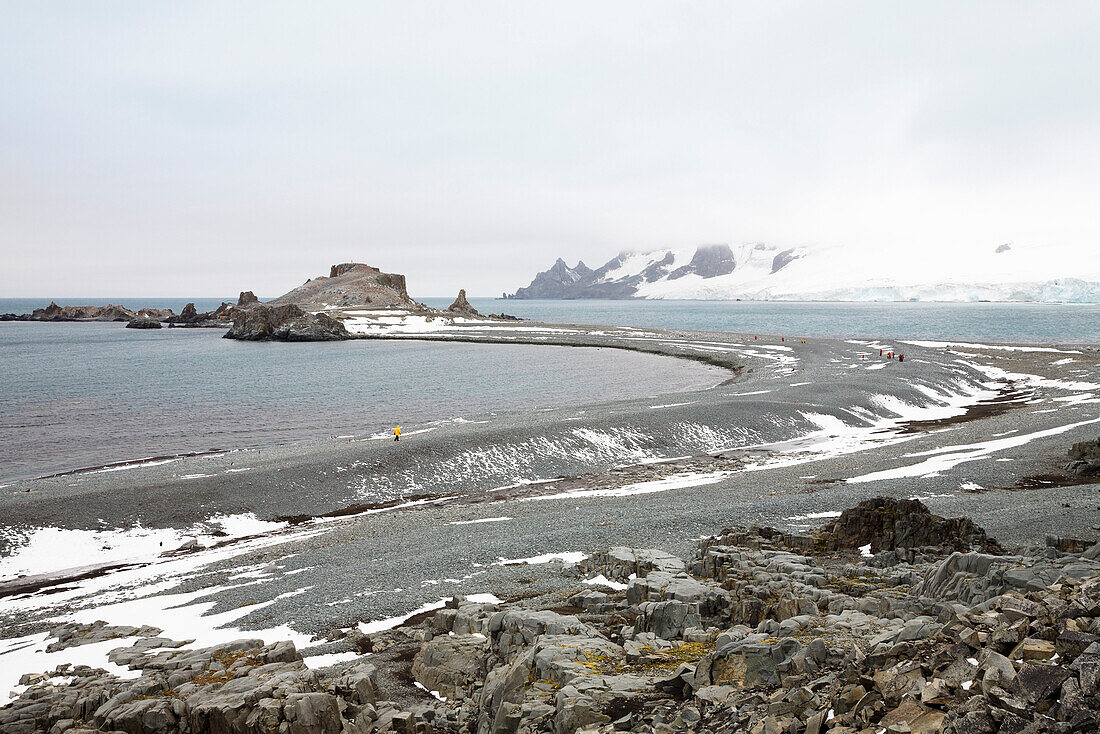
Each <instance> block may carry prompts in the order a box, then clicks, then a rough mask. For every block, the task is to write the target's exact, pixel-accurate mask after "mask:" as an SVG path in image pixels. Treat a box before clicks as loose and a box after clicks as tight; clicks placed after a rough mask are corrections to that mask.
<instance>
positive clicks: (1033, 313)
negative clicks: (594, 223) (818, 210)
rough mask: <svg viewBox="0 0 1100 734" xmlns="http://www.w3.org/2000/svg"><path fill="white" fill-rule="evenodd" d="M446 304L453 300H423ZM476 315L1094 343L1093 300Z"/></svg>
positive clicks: (518, 310)
mask: <svg viewBox="0 0 1100 734" xmlns="http://www.w3.org/2000/svg"><path fill="white" fill-rule="evenodd" d="M423 300H424V301H425V302H426V303H427V304H428V305H430V306H436V307H440V308H446V307H447V306H448V305H449V304H450V302H451V299H445V298H425V299H423ZM470 303H471V304H473V305H474V307H475V308H477V309H478V310H479V311H481V312H482V313H500V312H501V311H504V312H506V313H510V314H513V315H515V316H520V317H522V318H526V319H532V320H536V321H546V322H550V323H558V324H562V323H574V324H610V325H614V326H633V327H639V328H653V329H694V330H701V331H735V332H741V333H746V334H752V333H760V334H786V335H788V336H813V337H834V338H841V339H843V338H877V339H939V340H944V339H947V340H954V341H983V342H993V343H1004V342H1020V343H1035V344H1096V343H1100V304H1097V303H794V302H781V301H646V300H628V301H602V300H574V301H551V300H522V299H516V300H512V299H509V300H503V299H493V298H471V299H470Z"/></svg>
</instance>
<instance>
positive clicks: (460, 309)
mask: <svg viewBox="0 0 1100 734" xmlns="http://www.w3.org/2000/svg"><path fill="white" fill-rule="evenodd" d="M447 310H448V311H449V312H451V313H457V314H462V315H463V316H481V314H480V313H478V311H477V309H476V308H474V307H473V306H471V305H470V302H469V301H467V300H466V289H465V288H463V289H461V290H460V291H459V292H458V297H457V298H455V301H454V303H452V304H451V305H450V306H448V307H447Z"/></svg>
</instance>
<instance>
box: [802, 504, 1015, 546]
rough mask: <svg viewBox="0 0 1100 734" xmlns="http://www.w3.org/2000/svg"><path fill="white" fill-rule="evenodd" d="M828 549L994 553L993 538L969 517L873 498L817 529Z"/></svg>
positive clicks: (918, 505)
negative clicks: (944, 515) (943, 516)
mask: <svg viewBox="0 0 1100 734" xmlns="http://www.w3.org/2000/svg"><path fill="white" fill-rule="evenodd" d="M821 536H822V538H823V540H824V542H825V543H826V545H827V547H828V548H829V549H830V550H833V549H852V548H859V547H861V546H864V545H869V546H870V551H871V553H879V552H880V551H888V550H895V549H901V548H922V547H929V546H933V547H936V548H941V549H947V550H958V551H965V550H968V549H970V548H971V547H974V548H978V549H980V550H982V551H984V552H991V553H996V552H1000V550H1001V548H1000V546H999V545H998V544H997V541H995V540H993V539H992V538H990V537H988V536H987V535H986V534H985V531H984V530H982V529H981V528H980V527H978V526H977V525H975V524H974V523H973V522H972V521H971V520H970V518H967V517H957V518H952V519H950V520H948V519H945V518H942V517H939V516H938V515H933V514H932V512H931V510H929V509H928V508H927V507H925V506H924V504H923V503H921V502H919V501H917V500H898V499H893V498H890V497H876V498H874V499H870V500H866V501H864V502H860V503H859V504H858V505H856V506H855V507H852V508H850V509H847V510H845V511H844V512H843V513H841V515H840V517H839V518H837V519H836V520H835V521H834V522H833V523H831V524H829V525H826V526H825V527H823V528H822V529H821Z"/></svg>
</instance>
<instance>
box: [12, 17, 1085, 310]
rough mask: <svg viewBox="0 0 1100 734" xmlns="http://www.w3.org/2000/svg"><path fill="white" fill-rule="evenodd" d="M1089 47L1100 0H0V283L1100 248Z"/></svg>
mask: <svg viewBox="0 0 1100 734" xmlns="http://www.w3.org/2000/svg"><path fill="white" fill-rule="evenodd" d="M1098 39H1100V4H1097V3H1094V2H1082V3H1074V2H1062V3H1057V4H1054V5H1050V4H1046V3H1041V2H1031V3H1019V2H1005V1H1004V0H1001V1H999V2H990V3H957V2H943V3H938V2H918V3H897V2H882V1H881V0H873V1H872V2H863V3H842V2H829V3H821V2H804V3H784V2H775V1H773V0H768V1H761V2H757V3H752V4H748V3H740V2H730V0H723V1H722V2H713V3H712V2H692V3H684V2H678V1H677V2H672V1H670V2H662V3H652V2H638V1H637V0H630V1H629V2H622V3H612V2H598V3H593V2H580V3H572V2H563V1H562V0H553V2H545V3H536V2H528V1H526V0H525V1H523V2H517V1H516V0H505V1H502V2H461V1H456V0H445V1H442V2H408V1H407V0H402V1H401V2H388V3H366V2H347V3H324V2H311V3H300V2H273V1H272V0H263V1H262V2H255V3H248V2H233V3H225V2H208V3H206V2H204V3H194V2H147V1H144V0H143V1H141V2H137V1H135V2H99V1H92V0H75V1H74V2H45V1H43V0H31V1H27V2H13V1H12V0H8V1H7V2H4V3H3V5H2V6H0V255H2V264H0V297H25V296H89V297H93V296H94V297H106V296H223V295H228V294H235V293H236V292H237V291H239V290H241V289H252V290H255V291H256V292H257V293H258V294H260V295H261V296H274V295H277V294H279V293H281V292H283V291H286V290H288V289H289V288H290V287H292V286H294V285H297V284H298V283H300V282H301V281H303V280H305V278H306V277H309V276H315V275H318V274H322V273H327V270H328V266H329V265H330V264H331V263H334V262H343V261H347V260H356V261H363V262H368V263H370V264H372V265H376V266H379V267H381V268H382V269H383V270H387V271H391V272H402V273H406V274H407V275H408V276H409V284H410V291H411V292H412V295H413V296H415V297H425V296H434V295H452V294H453V293H454V292H455V291H457V289H458V288H459V287H465V288H466V289H467V290H468V291H470V293H471V294H474V295H494V294H499V293H500V292H501V291H503V290H509V291H511V290H514V289H515V288H516V287H518V286H521V285H525V284H526V283H527V282H528V281H529V280H530V279H531V277H532V276H533V275H534V273H535V272H536V271H538V270H542V269H545V268H546V267H548V266H549V265H550V264H551V263H552V262H553V261H554V259H555V258H557V257H558V256H562V257H564V258H566V259H567V260H568V261H569V262H570V264H572V263H573V262H574V261H575V260H577V259H578V258H583V259H584V260H585V261H586V262H587V263H588V264H589V265H592V266H596V265H599V264H601V263H603V262H604V261H606V260H607V259H609V258H610V257H612V256H614V255H615V254H616V253H617V252H619V251H620V250H624V249H643V250H644V249H655V248H659V247H665V246H685V245H694V244H698V243H709V242H729V243H731V244H736V243H742V242H751V241H767V242H772V243H776V244H779V245H843V246H845V247H851V248H855V249H857V250H863V251H867V252H874V253H880V254H881V253H883V252H889V251H891V250H894V251H899V250H906V251H912V250H913V249H914V248H924V249H926V250H927V251H928V252H929V255H930V256H936V255H937V254H941V253H950V252H953V251H957V250H958V248H968V249H971V248H979V249H987V248H991V247H995V246H996V245H997V244H999V243H1001V242H1007V241H1012V242H1019V243H1030V244H1039V245H1044V246H1047V245H1049V246H1052V247H1053V246H1058V248H1059V249H1060V250H1066V249H1068V250H1071V251H1072V250H1075V251H1076V252H1078V253H1079V256H1080V257H1091V258H1094V257H1097V255H1095V253H1094V252H1093V248H1097V243H1098V242H1100V216H1097V211H1098V209H1100V205H1098V204H1097V202H1100V124H1098V123H1100V78H1098V77H1100V42H1098ZM1097 249H1100V248H1097Z"/></svg>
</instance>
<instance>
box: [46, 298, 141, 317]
mask: <svg viewBox="0 0 1100 734" xmlns="http://www.w3.org/2000/svg"><path fill="white" fill-rule="evenodd" d="M135 316H136V314H135V313H134V312H133V311H131V310H130V309H128V308H126V307H125V306H116V305H111V306H58V305H57V304H56V303H55V302H53V301H51V302H50V305H49V306H46V308H36V309H35V310H34V311H32V312H31V313H30V315H29V317H28V318H27V319H26V320H27V321H129V320H131V319H133V318H134V317H135Z"/></svg>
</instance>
